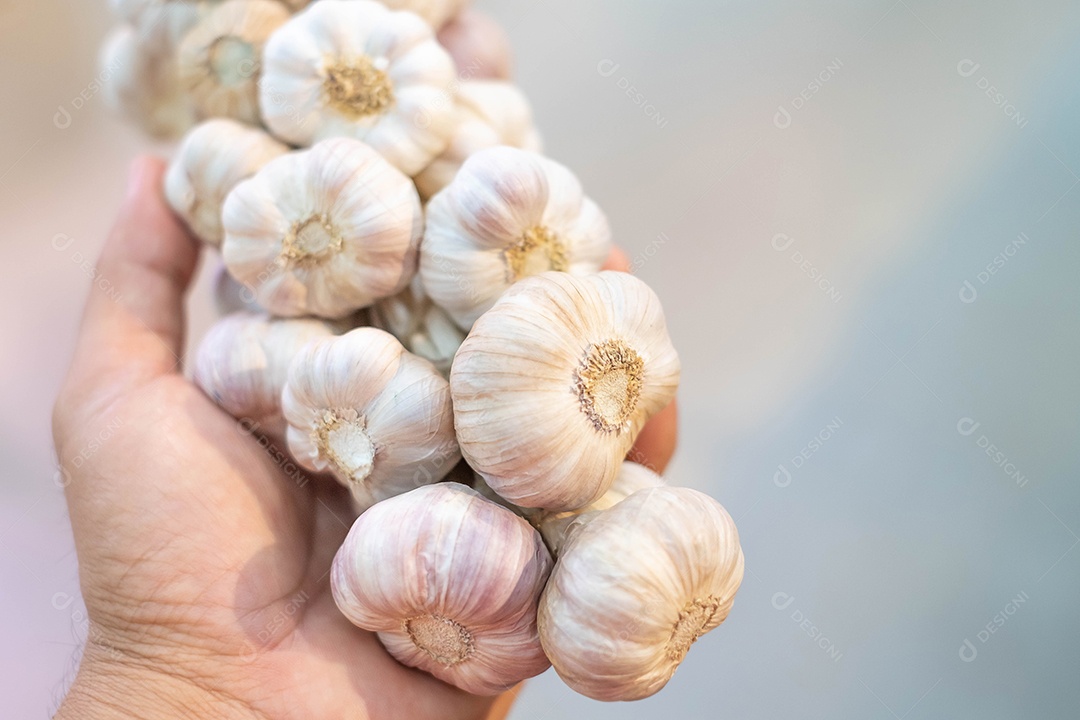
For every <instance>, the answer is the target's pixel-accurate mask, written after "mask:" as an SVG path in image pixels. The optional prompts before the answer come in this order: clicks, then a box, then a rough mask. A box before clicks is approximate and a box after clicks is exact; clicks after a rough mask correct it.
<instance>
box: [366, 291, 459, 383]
mask: <svg viewBox="0 0 1080 720" xmlns="http://www.w3.org/2000/svg"><path fill="white" fill-rule="evenodd" d="M370 310H371V324H372V325H374V326H375V327H377V328H381V329H382V330H385V331H387V332H388V333H390V334H391V335H393V336H394V337H396V338H397V339H398V340H399V341H400V342H401V344H402V345H404V346H405V349H406V350H408V351H409V352H411V353H413V354H414V355H419V356H420V357H422V358H424V359H425V360H429V361H430V362H431V363H432V364H433V365H434V366H435V367H436V369H438V371H439V372H440V373H442V375H443V376H444V377H449V375H450V365H451V363H453V361H454V355H455V354H456V353H457V350H458V348H459V347H461V343H462V342H464V340H465V333H464V332H463V331H462V330H461V328H459V327H458V326H457V325H456V324H455V323H454V321H453V320H451V319H450V316H449V315H447V314H446V313H445V312H443V310H442V308H440V307H439V306H438V305H436V304H435V303H433V302H432V301H431V298H429V297H428V296H427V293H425V292H424V288H423V284H422V283H421V282H420V277H419V276H416V277H414V278H413V280H412V282H411V283H410V284H409V287H407V288H406V289H405V290H403V291H402V292H400V293H398V294H397V295H393V296H391V297H388V298H386V299H384V300H379V301H378V302H377V303H375V304H374V305H372V306H371V308H370Z"/></svg>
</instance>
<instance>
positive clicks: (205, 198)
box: [165, 118, 289, 247]
mask: <svg viewBox="0 0 1080 720" xmlns="http://www.w3.org/2000/svg"><path fill="white" fill-rule="evenodd" d="M288 149H289V148H288V146H286V145H283V144H281V143H280V142H278V141H277V140H275V139H274V138H272V137H270V136H269V135H267V134H266V133H265V132H263V131H262V130H260V129H259V128H255V127H251V126H248V125H243V124H241V123H238V122H236V121H234V120H227V119H225V118H218V119H215V120H207V121H206V122H204V123H202V124H200V125H198V126H197V127H195V128H194V129H192V130H191V131H190V132H189V133H188V134H187V135H186V136H185V137H184V140H183V141H182V142H181V143H180V148H179V149H178V150H177V151H176V153H175V154H174V155H173V157H172V160H170V161H169V169H168V171H167V172H166V173H165V199H166V200H168V202H169V205H170V206H171V207H172V209H173V210H174V211H176V213H177V214H178V215H179V216H180V217H181V218H183V220H184V222H186V223H187V226H188V227H189V228H190V229H191V231H192V232H193V233H195V235H196V236H197V237H198V238H199V239H200V240H202V241H203V242H205V243H207V244H209V245H213V246H215V247H217V246H220V245H221V241H222V239H223V238H224V236H225V231H224V229H223V228H222V227H221V208H222V205H224V204H225V198H226V196H227V195H228V194H229V192H230V191H231V190H232V189H233V188H234V187H236V185H237V184H238V183H239V182H240V181H241V180H245V179H247V178H248V177H250V176H252V175H253V174H255V172H256V171H257V170H259V169H260V168H261V167H262V166H264V165H265V164H266V163H268V162H270V161H271V160H272V159H274V158H276V157H278V156H279V155H284V154H285V153H286V152H287V151H288Z"/></svg>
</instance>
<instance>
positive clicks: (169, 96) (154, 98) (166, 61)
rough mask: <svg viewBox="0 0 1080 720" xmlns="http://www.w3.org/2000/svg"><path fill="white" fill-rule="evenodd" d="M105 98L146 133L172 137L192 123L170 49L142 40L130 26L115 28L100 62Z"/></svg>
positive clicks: (192, 111)
mask: <svg viewBox="0 0 1080 720" xmlns="http://www.w3.org/2000/svg"><path fill="white" fill-rule="evenodd" d="M99 64H100V66H101V75H102V77H105V78H107V81H106V82H104V83H103V85H104V93H105V100H106V102H107V103H108V104H109V105H110V106H111V107H113V108H114V109H115V110H117V111H119V112H120V113H122V114H124V115H125V116H127V117H128V118H130V119H131V120H133V121H134V122H136V123H138V125H139V126H140V127H141V128H142V129H143V130H144V131H145V132H147V133H148V134H150V135H153V136H154V137H159V138H173V137H176V136H178V135H181V134H183V133H184V131H185V130H187V129H188V128H189V127H191V126H192V125H193V124H194V123H195V119H196V118H195V110H194V108H193V106H192V105H191V101H190V100H189V99H188V97H187V95H186V94H185V93H184V92H183V90H182V89H181V87H180V82H179V79H178V78H177V69H176V60H175V57H174V56H173V54H172V53H170V52H169V50H168V48H162V47H159V46H155V45H152V44H148V43H146V42H144V41H143V40H142V39H141V38H140V35H139V32H138V31H137V30H135V28H133V27H132V26H130V25H122V26H120V27H118V28H116V29H115V30H113V31H112V32H111V33H110V34H109V36H108V37H107V38H106V40H105V43H104V44H103V45H102V48H101V58H100V60H99Z"/></svg>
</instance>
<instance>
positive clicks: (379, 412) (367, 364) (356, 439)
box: [282, 327, 461, 510]
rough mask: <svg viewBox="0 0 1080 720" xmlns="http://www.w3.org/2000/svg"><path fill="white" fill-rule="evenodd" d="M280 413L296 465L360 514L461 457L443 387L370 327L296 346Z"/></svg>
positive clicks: (421, 363) (440, 473) (435, 477)
mask: <svg viewBox="0 0 1080 720" xmlns="http://www.w3.org/2000/svg"><path fill="white" fill-rule="evenodd" d="M282 407H283V410H284V412H285V418H286V419H287V420H288V422H289V430H288V433H287V439H288V442H289V450H290V451H291V452H292V455H293V457H294V458H295V459H296V461H297V462H298V463H300V464H301V465H302V466H304V467H305V468H307V469H308V470H312V471H316V472H330V473H332V474H333V475H334V477H335V478H337V479H338V481H339V482H341V483H342V484H343V485H345V486H346V487H348V488H349V490H350V492H351V493H352V496H353V498H354V499H355V500H356V503H357V505H358V506H359V508H360V509H361V510H362V509H365V508H367V507H370V506H371V505H374V504H375V503H377V502H379V501H381V500H385V499H387V498H390V497H394V496H395V495H400V494H401V493H404V492H408V491H409V490H412V489H413V488H416V487H419V486H421V485H427V484H430V483H436V482H438V481H439V480H441V479H442V478H443V477H444V476H446V474H447V473H449V472H450V471H451V470H452V469H453V467H454V465H456V464H457V462H458V461H459V460H460V459H461V452H460V451H459V450H458V446H457V441H456V439H455V438H454V416H453V410H452V409H451V406H450V387H449V385H448V384H447V382H446V380H445V379H444V378H443V377H442V375H440V374H439V372H438V371H437V370H436V369H435V367H434V366H433V365H432V364H431V363H429V362H428V361H426V360H424V359H422V358H419V357H416V356H415V355H412V354H411V353H409V352H407V351H406V350H405V348H403V347H402V346H401V343H399V342H398V341H397V340H396V339H394V337H393V336H392V335H390V334H389V333H387V332H384V331H382V330H378V329H376V328H370V327H367V328H357V329H356V330H352V331H350V332H348V333H346V334H344V335H342V336H340V337H336V338H332V339H330V340H326V341H323V342H319V343H315V344H313V345H310V346H308V347H307V348H305V350H304V351H303V352H301V353H300V354H299V355H297V356H296V358H295V360H294V361H293V364H292V367H291V368H290V370H289V380H288V382H287V383H286V385H285V390H284V392H283V393H282Z"/></svg>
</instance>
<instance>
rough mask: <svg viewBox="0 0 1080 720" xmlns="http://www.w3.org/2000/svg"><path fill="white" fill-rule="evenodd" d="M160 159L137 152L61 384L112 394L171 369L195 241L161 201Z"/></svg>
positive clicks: (179, 343)
mask: <svg viewBox="0 0 1080 720" xmlns="http://www.w3.org/2000/svg"><path fill="white" fill-rule="evenodd" d="M164 169H165V168H164V163H163V162H162V161H161V160H160V159H158V158H153V157H149V156H143V157H139V158H138V159H136V160H135V162H134V163H133V164H132V167H131V174H130V177H129V180H128V194H127V197H126V199H125V200H124V204H123V206H122V208H121V210H120V213H119V216H118V218H117V220H116V224H115V226H114V227H113V230H112V232H111V233H110V235H109V238H108V240H107V241H106V243H105V246H104V248H103V249H102V252H101V256H100V258H99V259H98V263H97V266H96V267H95V269H94V272H93V274H92V276H91V277H92V287H91V290H90V298H89V299H88V300H87V303H86V310H85V313H84V316H83V324H82V330H81V331H80V335H79V340H78V344H77V347H76V351H75V359H74V362H73V364H72V368H71V372H70V374H69V378H68V387H69V388H74V389H82V390H89V389H91V388H95V389H100V388H108V389H109V391H110V392H111V393H115V394H119V393H121V392H123V391H124V390H128V389H131V388H132V387H135V386H138V385H140V384H142V383H145V382H146V381H148V380H152V379H154V378H155V377H158V376H161V375H165V374H169V373H173V372H177V371H178V370H179V367H180V355H181V353H182V351H183V342H184V311H183V302H184V294H185V293H186V291H187V288H188V285H189V284H190V282H191V278H192V275H193V274H194V271H195V266H196V263H197V262H198V257H199V246H198V243H197V241H196V240H195V239H193V238H192V237H191V236H190V234H188V232H187V231H186V229H185V228H184V227H183V226H182V225H181V223H180V221H179V220H178V219H177V218H176V217H175V216H174V215H173V214H172V211H171V210H169V208H168V207H167V206H166V205H165V201H164V193H163V188H162V179H163V176H164Z"/></svg>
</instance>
